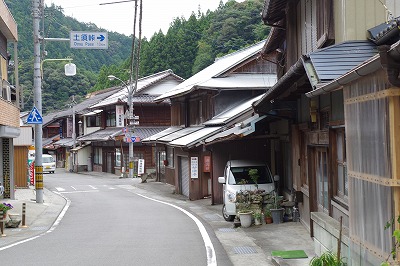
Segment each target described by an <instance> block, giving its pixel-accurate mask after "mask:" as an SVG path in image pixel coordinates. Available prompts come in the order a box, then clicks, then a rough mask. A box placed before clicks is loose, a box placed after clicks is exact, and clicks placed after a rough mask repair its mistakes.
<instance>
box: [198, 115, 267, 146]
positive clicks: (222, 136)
mask: <svg viewBox="0 0 400 266" xmlns="http://www.w3.org/2000/svg"><path fill="white" fill-rule="evenodd" d="M266 117H267V116H266V115H263V116H259V115H258V114H255V115H254V116H252V117H250V118H248V119H246V120H244V121H243V122H241V123H238V124H235V126H234V127H231V128H229V129H226V130H224V131H222V132H220V133H218V134H215V135H212V136H210V137H208V138H206V139H205V140H204V143H205V144H206V145H207V144H212V143H213V142H218V141H222V140H226V139H227V138H232V137H234V138H237V137H244V136H247V135H250V134H251V133H253V132H255V130H256V123H257V122H258V121H261V120H263V119H264V118H266Z"/></svg>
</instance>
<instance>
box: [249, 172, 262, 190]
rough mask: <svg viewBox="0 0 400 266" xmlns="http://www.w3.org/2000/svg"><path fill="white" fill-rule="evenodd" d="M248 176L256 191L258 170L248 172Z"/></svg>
mask: <svg viewBox="0 0 400 266" xmlns="http://www.w3.org/2000/svg"><path fill="white" fill-rule="evenodd" d="M249 176H250V179H251V180H252V181H253V182H254V186H255V187H256V189H258V178H259V177H260V176H259V175H258V170H257V169H250V170H249Z"/></svg>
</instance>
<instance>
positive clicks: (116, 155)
mask: <svg viewBox="0 0 400 266" xmlns="http://www.w3.org/2000/svg"><path fill="white" fill-rule="evenodd" d="M182 81H183V79H182V78H181V77H179V76H177V75H175V74H174V73H173V71H172V70H166V71H162V72H159V73H156V74H153V75H150V76H146V77H143V78H140V79H139V80H138V82H137V87H136V89H135V91H134V93H133V97H132V100H133V106H134V114H135V115H136V116H138V117H139V120H138V121H139V125H137V126H135V128H134V133H133V136H129V139H130V140H131V139H132V138H134V139H135V141H134V143H133V150H134V154H133V155H134V156H133V157H134V158H133V161H134V169H136V170H137V167H138V160H139V159H144V163H145V165H144V168H145V172H147V173H150V172H154V171H155V167H156V158H155V151H154V150H153V147H151V146H144V145H143V144H142V139H145V138H147V137H149V136H151V135H154V134H157V133H159V132H160V131H162V130H164V129H166V128H168V127H169V126H170V125H171V120H170V119H171V117H170V112H171V111H170V107H171V106H170V102H169V101H163V102H161V103H159V104H156V103H154V99H155V98H156V97H158V96H160V95H162V94H163V93H165V92H166V91H168V90H170V89H171V88H173V87H175V86H177V85H178V84H179V83H181V82H182ZM128 86H134V84H128ZM128 91H130V90H128V88H126V87H125V86H124V87H121V88H120V90H119V91H118V92H116V93H114V94H113V95H111V96H109V97H107V98H105V99H104V100H102V101H100V102H98V103H97V104H94V105H92V106H91V107H90V109H91V110H92V112H91V113H88V114H86V115H85V118H86V119H85V120H86V125H85V127H86V130H87V133H86V134H84V135H83V136H81V137H79V138H78V141H79V142H85V143H89V142H90V143H91V145H90V149H91V152H90V155H91V169H93V171H98V172H109V173H115V174H117V175H121V174H124V172H125V171H127V170H128V158H129V157H128V136H126V135H125V131H126V130H125V128H126V126H127V122H128V121H125V119H124V114H125V112H126V111H127V109H128V104H127V98H128ZM92 128H96V129H97V130H92ZM89 129H90V132H89ZM136 170H135V171H136ZM136 173H137V172H136Z"/></svg>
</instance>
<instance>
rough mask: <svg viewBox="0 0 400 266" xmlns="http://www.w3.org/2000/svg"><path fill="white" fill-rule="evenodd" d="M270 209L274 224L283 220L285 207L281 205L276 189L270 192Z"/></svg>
mask: <svg viewBox="0 0 400 266" xmlns="http://www.w3.org/2000/svg"><path fill="white" fill-rule="evenodd" d="M270 211H271V215H272V220H273V222H274V224H280V223H282V222H283V214H284V212H285V209H284V208H282V207H281V199H280V197H279V195H278V193H276V191H273V192H272V207H271V208H270Z"/></svg>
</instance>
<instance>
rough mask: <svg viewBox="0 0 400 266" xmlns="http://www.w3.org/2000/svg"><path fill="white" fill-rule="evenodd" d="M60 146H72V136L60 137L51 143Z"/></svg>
mask: <svg viewBox="0 0 400 266" xmlns="http://www.w3.org/2000/svg"><path fill="white" fill-rule="evenodd" d="M53 144H54V145H58V146H61V147H72V146H73V145H74V140H73V139H72V138H65V139H60V140H58V141H56V142H54V143H53Z"/></svg>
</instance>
